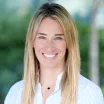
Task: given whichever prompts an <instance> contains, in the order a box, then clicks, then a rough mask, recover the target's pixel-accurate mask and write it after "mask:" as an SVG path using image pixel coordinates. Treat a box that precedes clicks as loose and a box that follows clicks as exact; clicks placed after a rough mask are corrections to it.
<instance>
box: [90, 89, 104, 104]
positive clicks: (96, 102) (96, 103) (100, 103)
mask: <svg viewBox="0 0 104 104" xmlns="http://www.w3.org/2000/svg"><path fill="white" fill-rule="evenodd" d="M91 104H104V97H103V93H102V91H101V89H100V88H98V89H97V90H96V95H95V96H94V98H93V99H92V103H91Z"/></svg>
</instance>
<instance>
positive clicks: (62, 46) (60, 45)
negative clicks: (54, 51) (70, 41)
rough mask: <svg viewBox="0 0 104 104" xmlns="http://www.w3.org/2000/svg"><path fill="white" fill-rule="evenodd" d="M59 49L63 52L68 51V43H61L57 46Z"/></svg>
mask: <svg viewBox="0 0 104 104" xmlns="http://www.w3.org/2000/svg"><path fill="white" fill-rule="evenodd" d="M57 47H59V49H60V50H61V51H63V52H65V51H66V42H64V41H63V42H60V43H59V44H57Z"/></svg>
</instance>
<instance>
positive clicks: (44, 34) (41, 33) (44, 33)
mask: <svg viewBox="0 0 104 104" xmlns="http://www.w3.org/2000/svg"><path fill="white" fill-rule="evenodd" d="M37 34H39V35H47V34H45V33H37ZM55 36H64V34H55Z"/></svg>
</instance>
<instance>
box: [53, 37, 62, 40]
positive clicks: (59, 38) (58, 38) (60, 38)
mask: <svg viewBox="0 0 104 104" xmlns="http://www.w3.org/2000/svg"><path fill="white" fill-rule="evenodd" d="M54 40H63V38H62V37H55V38H54Z"/></svg>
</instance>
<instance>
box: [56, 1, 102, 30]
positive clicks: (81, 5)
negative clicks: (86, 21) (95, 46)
mask: <svg viewBox="0 0 104 104" xmlns="http://www.w3.org/2000/svg"><path fill="white" fill-rule="evenodd" d="M92 1H93V0H56V3H59V4H61V5H62V6H64V7H65V8H66V9H67V10H68V11H69V12H70V14H72V15H73V14H74V13H76V12H77V13H79V14H80V15H81V16H86V14H87V12H88V9H89V8H90V7H91V6H92V5H93V3H92ZM102 3H103V4H102V5H101V8H100V9H99V12H98V14H97V17H96V21H97V27H98V28H99V27H100V28H101V27H104V0H102Z"/></svg>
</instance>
